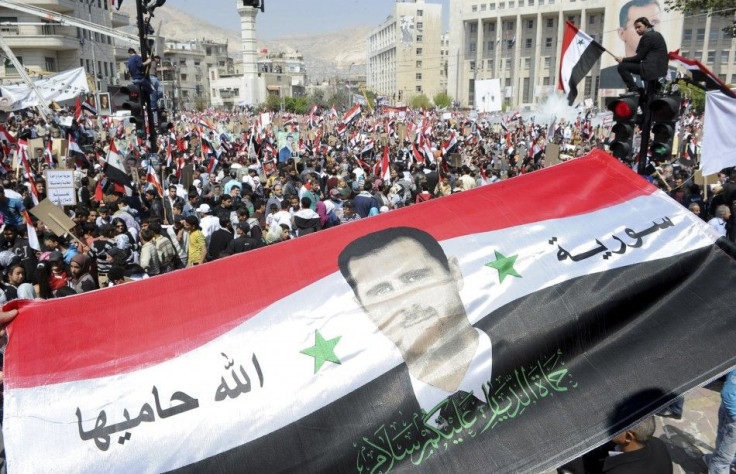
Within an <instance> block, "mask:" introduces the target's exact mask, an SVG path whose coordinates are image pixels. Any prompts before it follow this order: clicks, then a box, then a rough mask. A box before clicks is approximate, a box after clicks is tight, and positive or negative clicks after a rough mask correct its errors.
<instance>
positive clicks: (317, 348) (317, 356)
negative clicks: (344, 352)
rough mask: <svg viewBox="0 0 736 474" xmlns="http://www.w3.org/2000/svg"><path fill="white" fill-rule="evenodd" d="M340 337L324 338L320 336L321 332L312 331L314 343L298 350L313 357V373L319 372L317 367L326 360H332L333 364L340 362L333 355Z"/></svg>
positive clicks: (319, 367) (320, 366)
mask: <svg viewBox="0 0 736 474" xmlns="http://www.w3.org/2000/svg"><path fill="white" fill-rule="evenodd" d="M341 337H342V336H338V337H336V338H334V339H329V340H325V338H324V337H322V334H320V333H319V331H318V330H316V331H314V345H313V346H312V347H308V348H306V349H304V350H302V351H300V352H301V353H302V354H305V355H308V356H311V357H314V373H315V374H316V373H317V372H319V369H321V368H322V364H324V363H325V362H327V361H330V362H333V363H335V364H340V359H338V358H337V356H336V355H335V346H336V345H337V343H338V342H340V338H341Z"/></svg>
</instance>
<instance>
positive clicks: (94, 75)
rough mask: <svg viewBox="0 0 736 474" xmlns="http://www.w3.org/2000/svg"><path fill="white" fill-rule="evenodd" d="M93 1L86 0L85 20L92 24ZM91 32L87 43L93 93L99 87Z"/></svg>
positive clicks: (98, 89) (97, 90)
mask: <svg viewBox="0 0 736 474" xmlns="http://www.w3.org/2000/svg"><path fill="white" fill-rule="evenodd" d="M93 3H94V0H87V19H88V20H89V22H90V23H92V4H93ZM93 38H94V37H93V36H92V32H91V31H90V32H89V43H90V47H91V48H92V82H93V84H94V85H95V90H94V92H99V91H100V86H99V84H98V83H97V55H96V54H95V44H94V40H93Z"/></svg>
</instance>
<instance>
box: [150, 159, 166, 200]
mask: <svg viewBox="0 0 736 474" xmlns="http://www.w3.org/2000/svg"><path fill="white" fill-rule="evenodd" d="M146 182H147V183H150V184H151V185H152V186H153V187H154V188H155V189H156V192H157V193H158V196H159V197H161V196H163V195H164V190H163V188H162V187H161V181H159V179H158V176H157V174H156V170H155V169H153V166H151V165H150V164H149V165H148V170H147V171H146Z"/></svg>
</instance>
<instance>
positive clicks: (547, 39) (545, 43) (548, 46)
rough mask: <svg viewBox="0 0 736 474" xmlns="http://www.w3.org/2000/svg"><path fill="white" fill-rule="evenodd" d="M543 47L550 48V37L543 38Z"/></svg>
mask: <svg viewBox="0 0 736 474" xmlns="http://www.w3.org/2000/svg"><path fill="white" fill-rule="evenodd" d="M544 47H545V48H551V47H552V38H550V37H547V38H545V40H544Z"/></svg>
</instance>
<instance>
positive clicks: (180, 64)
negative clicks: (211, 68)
mask: <svg viewBox="0 0 736 474" xmlns="http://www.w3.org/2000/svg"><path fill="white" fill-rule="evenodd" d="M186 65H187V60H186V59H180V60H179V66H186Z"/></svg>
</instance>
